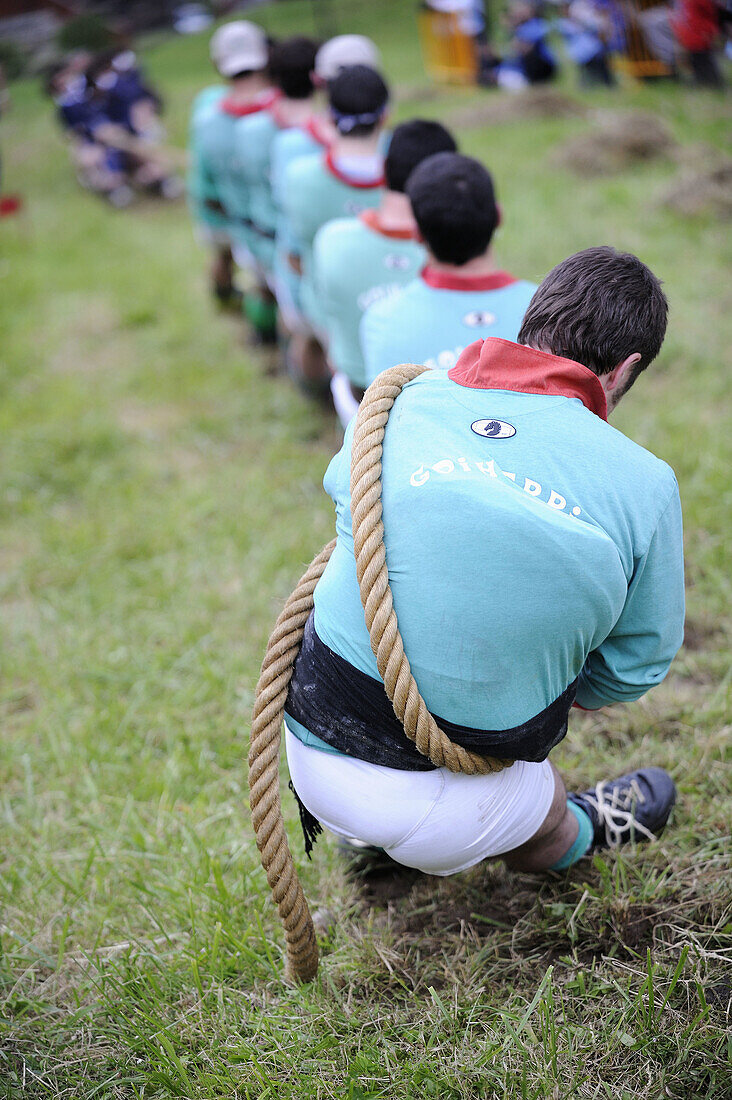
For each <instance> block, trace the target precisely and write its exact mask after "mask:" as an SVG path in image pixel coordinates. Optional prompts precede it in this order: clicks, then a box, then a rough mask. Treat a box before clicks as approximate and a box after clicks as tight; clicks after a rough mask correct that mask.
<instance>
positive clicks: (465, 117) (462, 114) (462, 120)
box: [448, 88, 586, 128]
mask: <svg viewBox="0 0 732 1100" xmlns="http://www.w3.org/2000/svg"><path fill="white" fill-rule="evenodd" d="M585 114H586V109H585V108H584V107H583V106H582V104H581V103H578V102H577V100H576V99H570V97H569V96H566V95H564V94H563V93H562V92H558V91H556V90H555V89H554V88H530V89H528V90H527V91H525V92H518V93H517V94H510V93H508V92H506V93H500V92H497V93H496V94H495V97H493V98H490V99H486V100H485V101H484V102H482V103H477V104H472V105H471V106H469V107H458V108H457V109H456V110H454V111H451V112H450V114H449V116H448V122H449V125H450V126H455V127H464V128H470V127H477V126H495V125H500V123H502V122H517V121H519V120H520V119H525V118H576V117H577V116H581V115H585Z"/></svg>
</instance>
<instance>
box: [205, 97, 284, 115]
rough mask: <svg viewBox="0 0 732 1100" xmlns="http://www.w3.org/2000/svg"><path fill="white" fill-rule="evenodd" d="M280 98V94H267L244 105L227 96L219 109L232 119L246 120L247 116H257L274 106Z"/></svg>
mask: <svg viewBox="0 0 732 1100" xmlns="http://www.w3.org/2000/svg"><path fill="white" fill-rule="evenodd" d="M279 97H280V93H279V92H265V93H263V94H262V95H261V96H259V97H258V98H257V99H250V100H249V101H248V102H247V103H242V102H240V101H239V100H236V99H232V98H231V96H227V97H226V98H225V99H222V100H221V102H220V103H219V107H220V108H221V110H222V111H223V112H224V114H227V115H231V116H232V118H244V116H245V115H255V114H256V113H257V111H265V110H266V109H267V108H268V107H272V106H274V104H275V103H276V102H277V100H278V99H279Z"/></svg>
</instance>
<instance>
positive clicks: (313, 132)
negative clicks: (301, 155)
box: [304, 115, 331, 149]
mask: <svg viewBox="0 0 732 1100" xmlns="http://www.w3.org/2000/svg"><path fill="white" fill-rule="evenodd" d="M320 127H321V123H320V120H319V119H318V116H317V115H312V116H311V117H310V118H309V119H308V120H307V122H306V123H305V127H304V129H305V131H306V133H308V134H310V137H311V138H312V139H313V141H317V143H318V145H322V146H323V148H324V149H327V148H328V146H329V145H330V142H331V139H330V137H329V136H328V134H327V133H326V132H325V131H324V130H321V128H320Z"/></svg>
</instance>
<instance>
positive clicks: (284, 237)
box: [270, 34, 380, 334]
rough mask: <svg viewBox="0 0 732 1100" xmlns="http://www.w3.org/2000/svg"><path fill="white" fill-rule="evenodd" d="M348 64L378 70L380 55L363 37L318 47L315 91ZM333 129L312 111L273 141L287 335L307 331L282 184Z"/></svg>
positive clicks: (280, 301) (277, 267) (280, 299)
mask: <svg viewBox="0 0 732 1100" xmlns="http://www.w3.org/2000/svg"><path fill="white" fill-rule="evenodd" d="M352 65H366V66H367V67H368V68H371V69H378V68H379V66H380V57H379V51H378V50H377V48H376V46H375V45H374V43H373V42H372V41H371V39H370V38H366V37H365V36H364V35H361V34H339V35H336V37H335V38H331V39H329V40H328V41H327V42H326V43H324V45H322V46H321V47H320V49H319V50H318V53H317V55H316V58H315V69H314V72H313V74H312V77H313V84H314V85H315V87H316V88H318V89H325V88H327V86H328V84H329V83H330V81H331V80H334V79H335V77H336V76H338V73H339V72H340V71H341V69H347V68H349V67H350V66H352ZM335 136H336V129H335V126H334V125H333V122H332V120H331V118H330V114H329V112H328V111H327V110H321V109H318V110H314V111H313V113H312V114H311V115H310V117H309V118H308V119H307V120H306V122H305V123H304V124H302V125H297V126H294V127H290V128H289V129H287V130H281V131H280V132H279V133H278V134H276V135H275V138H274V140H273V142H272V151H271V163H270V181H271V184H272V198H273V200H274V204H275V207H276V209H277V225H276V243H275V257H274V278H275V287H276V293H277V305H278V308H279V314H280V319H281V321H282V322H283V327H284V328H285V329H286V331H287V332H288V333H289V334H292V333H296V332H301V331H303V330H304V329H306V328H307V325H306V324H305V323H304V318H303V316H302V311H301V308H300V275H299V272H298V271H296V270H295V268H294V267H293V266H292V264H291V263H290V260H289V257H290V255H292V254H294V250H295V241H294V239H293V235H292V230H291V227H290V224H289V222H288V220H287V216H286V215H285V211H284V205H285V204H284V180H285V175H286V173H287V169H288V168H289V166H290V164H292V162H293V161H295V160H299V158H300V157H305V156H308V155H309V154H311V153H322V152H323V151H324V150H326V149H327V148H328V147H329V146H330V145H331V144H332V143H333V141H334V140H335Z"/></svg>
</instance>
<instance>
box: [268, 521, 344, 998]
mask: <svg viewBox="0 0 732 1100" xmlns="http://www.w3.org/2000/svg"><path fill="white" fill-rule="evenodd" d="M335 542H336V540H335V539H333V541H332V542H329V543H328V545H327V546H325V547H323V549H322V550H321V551H320V553H319V554H318V556H317V557H316V558H315V559H314V560H313V561H312V562H311V564H310V565H309V566H308V569H307V570H306V572H305V573H304V574H303V575H302V577H301V578H300V580H299V581H298V582H297V585H296V587H295V591H294V592H293V593H292V595H291V596H290V598H289V599H288V601H287V603H286V604H285V606H284V607H283V609H282V612H281V614H280V616H279V618H278V619H277V622H276V623H275V628H274V630H273V631H272V636H271V638H270V639H269V642H268V643H267V651H266V653H265V655H264V661H263V662H262V671H261V673H260V676H259V683H258V684H257V691H256V698H255V701H254V711H253V714H252V732H251V741H250V746H249V805H250V807H251V811H252V824H253V825H254V832H255V835H256V838H257V847H258V848H259V852H260V856H261V859H262V866H263V867H264V870H265V871H266V873H267V882H268V883H269V886H270V889H271V891H272V897H273V898H274V901H275V903H276V905H277V908H278V909H279V913H280V919H281V921H282V924H283V925H284V928H285V941H286V946H287V976H288V978H290V979H292V980H294V981H303V982H309V981H311V979H312V978H314V977H315V975H316V974H317V972H318V944H317V941H316V939H315V929H314V928H313V921H312V918H311V916H310V910H309V909H308V903H307V901H306V900H305V895H304V894H303V891H302V886H301V885H300V880H299V879H298V877H297V871H296V870H295V864H294V862H293V859H292V853H291V851H290V847H289V845H288V843H287V834H286V833H285V824H284V821H283V820H282V805H281V803H280V777H279V763H280V730H281V728H282V720H283V716H284V710H285V701H286V699H287V691H288V688H289V686H290V680H291V679H292V669H293V666H294V664H295V658H296V657H297V655H298V653H299V651H300V643H301V641H302V636H303V632H304V630H305V623H306V622H307V621H308V618H309V616H310V612H311V611H312V608H313V592H314V591H315V586H316V584H317V583H318V580H319V579H320V577H321V575H322V573H323V570H324V569H325V567H326V565H327V564H328V558H329V557H330V555H331V553H332V552H333V547H334V546H335Z"/></svg>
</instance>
